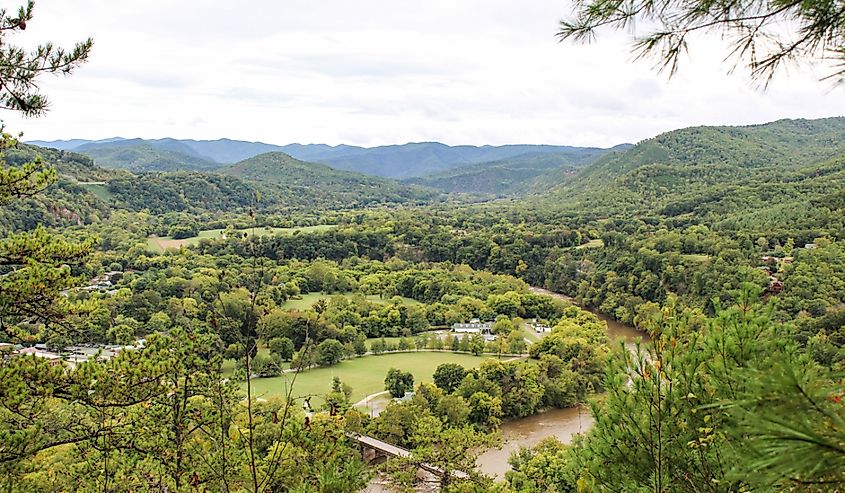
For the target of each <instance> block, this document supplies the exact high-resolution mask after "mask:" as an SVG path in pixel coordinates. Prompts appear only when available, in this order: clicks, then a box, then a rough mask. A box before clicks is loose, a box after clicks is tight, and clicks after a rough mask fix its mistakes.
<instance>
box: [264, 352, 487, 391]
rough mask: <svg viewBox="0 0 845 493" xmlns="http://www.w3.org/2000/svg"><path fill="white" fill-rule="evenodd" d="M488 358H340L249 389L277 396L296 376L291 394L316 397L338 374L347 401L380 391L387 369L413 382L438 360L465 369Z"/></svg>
mask: <svg viewBox="0 0 845 493" xmlns="http://www.w3.org/2000/svg"><path fill="white" fill-rule="evenodd" d="M491 357H493V356H473V355H471V354H458V353H451V352H427V351H421V352H410V353H391V354H382V355H379V356H364V357H362V358H354V359H349V360H344V361H342V362H340V363H339V364H337V365H335V366H332V367H329V368H316V369H313V370H306V371H304V372H302V373H300V374H298V375H294V374H293V373H287V374H284V375H282V376H279V377H271V378H256V379H254V380H253V381H252V388H253V391H254V395H255V396H257V397H261V396H270V395H281V394H283V393H284V392H285V389H287V388H288V386H289V385H290V384H291V382H292V381H293V378H294V376H296V382H295V390H294V392H293V395H294V396H297V397H301V396H306V395H316V396H318V397H319V396H322V395H324V394H326V393H328V392H329V391H330V390H331V383H332V378H333V377H334V376H338V377H340V379H341V380H342V381H343V382H344V383H348V384H349V385H351V386H352V398H351V400H352V402H358V401H359V400H361V399H363V398H364V397H366V396H368V395H370V394H374V393H376V392H381V391H382V390H384V377H385V375H386V374H387V370H389V369H391V368H399V369H400V370H403V371H409V372H411V373H413V375H414V381H415V385H416V384H417V383H419V382H421V381H422V382H430V381H431V376H432V375H433V374H434V370H435V369H436V368H437V365H439V364H441V363H458V364H461V365H463V366H465V367H467V368H474V367H476V366H478V365H479V364H481V362H482V361H484V359H485V358H491ZM317 402H322V399H321V398H315V399H313V400H312V403H317Z"/></svg>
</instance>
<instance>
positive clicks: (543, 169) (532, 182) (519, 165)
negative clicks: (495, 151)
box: [406, 145, 629, 196]
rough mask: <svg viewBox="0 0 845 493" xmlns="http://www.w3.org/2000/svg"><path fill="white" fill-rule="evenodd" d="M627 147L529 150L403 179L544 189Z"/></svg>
mask: <svg viewBox="0 0 845 493" xmlns="http://www.w3.org/2000/svg"><path fill="white" fill-rule="evenodd" d="M627 147H629V146H627V145H622V146H616V147H614V148H612V149H577V150H575V149H573V150H570V151H561V152H549V153H529V154H524V155H520V156H515V157H513V158H509V159H503V160H499V161H491V162H483V163H478V164H471V165H467V166H461V167H459V168H453V169H450V170H447V171H441V172H439V173H434V174H430V175H425V176H422V177H418V178H410V179H407V180H406V182H408V183H416V184H420V185H425V186H429V187H432V188H437V189H439V190H444V191H447V192H457V193H478V194H490V195H496V196H502V195H514V194H531V193H543V192H545V191H546V190H547V188H548V186H549V184H550V183H562V182H564V181H566V180H567V179H568V178H569V177H571V176H574V175H575V174H576V172H577V170H579V169H582V168H585V167H587V166H589V165H590V164H591V163H592V162H593V161H595V160H596V159H598V158H599V157H601V156H603V155H604V154H607V153H608V152H614V151H620V150H623V149H626V148H627Z"/></svg>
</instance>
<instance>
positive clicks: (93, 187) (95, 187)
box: [80, 183, 112, 202]
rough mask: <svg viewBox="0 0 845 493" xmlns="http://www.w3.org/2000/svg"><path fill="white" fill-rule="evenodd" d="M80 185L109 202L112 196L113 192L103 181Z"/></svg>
mask: <svg viewBox="0 0 845 493" xmlns="http://www.w3.org/2000/svg"><path fill="white" fill-rule="evenodd" d="M80 185H81V186H82V187H83V188H85V189H86V190H88V191H89V192H91V193H93V194H94V196H95V197H97V198H98V199H100V200H102V201H104V202H108V201H109V200H111V198H112V194H111V192H109V190H108V188H106V185H104V184H102V183H80Z"/></svg>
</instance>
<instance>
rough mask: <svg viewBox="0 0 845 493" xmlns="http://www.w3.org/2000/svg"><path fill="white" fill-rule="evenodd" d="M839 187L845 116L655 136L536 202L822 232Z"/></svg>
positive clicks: (838, 200) (844, 169)
mask: <svg viewBox="0 0 845 493" xmlns="http://www.w3.org/2000/svg"><path fill="white" fill-rule="evenodd" d="M843 187H845V118H827V119H821V120H779V121H776V122H772V123H767V124H763V125H753V126H744V127H692V128H685V129H681V130H675V131H672V132H667V133H664V134H661V135H658V136H656V137H654V138H651V139H647V140H644V141H642V142H640V143H638V144H637V145H635V146H634V147H632V148H631V149H629V150H627V151H625V152H621V153H614V154H608V155H606V156H604V157H602V158H600V159H598V160H597V161H596V162H595V163H594V164H592V165H591V166H589V167H587V168H585V169H583V170H582V171H581V172H579V173H578V174H577V175H576V176H574V177H572V178H571V179H567V180H563V181H561V182H559V183H558V184H556V185H555V186H553V187H552V188H551V190H550V191H549V192H548V194H547V195H546V198H545V199H542V198H541V199H540V200H545V201H546V203H547V204H549V205H551V204H554V206H555V207H558V208H559V207H564V208H573V209H577V210H579V211H584V212H590V213H592V214H597V215H599V216H607V215H611V214H629V215H637V216H651V215H660V216H663V217H666V218H671V220H673V221H675V222H682V223H683V222H703V223H707V224H712V225H714V226H715V227H719V228H725V229H732V230H734V229H737V230H739V229H743V228H744V229H745V230H752V228H758V229H759V228H761V227H763V228H764V230H765V228H766V227H771V228H774V227H778V228H787V229H788V228H789V224H790V223H795V224H798V223H801V224H805V225H807V224H810V225H814V224H815V225H818V227H819V228H821V227H822V226H823V225H824V224H831V223H832V220H831V217H830V215H831V214H833V213H835V211H839V210H840V209H841V208H842V205H843V200H842V198H843V194H842V190H843ZM833 222H835V221H833Z"/></svg>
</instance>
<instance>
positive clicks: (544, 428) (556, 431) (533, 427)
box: [478, 287, 648, 479]
mask: <svg viewBox="0 0 845 493" xmlns="http://www.w3.org/2000/svg"><path fill="white" fill-rule="evenodd" d="M531 291H533V292H535V293H539V294H546V295H549V296H552V297H554V298H557V299H561V300H564V301H568V302H570V303H575V300H574V299H572V298H571V297H569V296H565V295H562V294H559V293H554V292H552V291H548V290H546V289H542V288H535V287H532V288H531ZM593 313H595V312H593ZM595 315H596V316H597V317H599V318H600V319H602V320H604V321H605V322H607V332H608V336H610V339H611V340H619V339H623V340H625V344H626V345H628V346H629V347H630V346H632V345H633V343H634V341H635V340H636V339H638V338H642V339H643V340H646V339H648V335H647V334H646V333H644V332H640V331H639V330H637V329H635V328H634V327H631V326H629V325H625V324H622V323H619V322H618V321H616V320H613V319H612V318H610V317H607V316H605V315H602V314H600V313H595ZM592 426H593V417H592V416H591V415H590V411H589V409H587V408H585V407H577V408H569V409H552V410H549V411H545V412H542V413H539V414H535V415H533V416H529V417H527V418H522V419H518V420H515V421H510V422H507V423H504V424H502V427H501V429H502V435H503V438H504V441H505V443H504V445H503V446H502V448H501V449H491V450H488V451H487V452H485V453H483V454H481V456H479V457H478V468H479V470H481V471H482V472H484V473H485V474H489V475H491V476H495V477H497V478H499V479H504V477H505V473H506V472H508V471H509V470H510V469H511V466H510V464H508V458H509V457H510V456H511V454H512V453H514V452H516V451H517V450H519V448H520V447H532V446H534V445H537V443H539V442H540V441H541V440H543V439H544V438H548V437H552V436H553V437H555V438H557V439H558V440H560V441H561V442H563V443H569V442H571V441H572V437H573V436H574V435H575V434H577V433H584V432H587V431H589V429H590V428H591V427H592Z"/></svg>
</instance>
